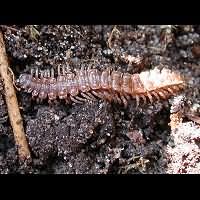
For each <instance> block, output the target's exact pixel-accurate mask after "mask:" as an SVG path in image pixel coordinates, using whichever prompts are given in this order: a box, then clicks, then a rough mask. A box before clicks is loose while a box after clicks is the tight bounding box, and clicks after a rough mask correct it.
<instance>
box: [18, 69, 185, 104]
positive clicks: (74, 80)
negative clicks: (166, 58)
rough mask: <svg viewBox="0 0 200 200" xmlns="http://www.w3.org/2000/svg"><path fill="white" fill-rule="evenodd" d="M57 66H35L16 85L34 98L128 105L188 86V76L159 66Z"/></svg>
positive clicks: (50, 100) (163, 96)
mask: <svg viewBox="0 0 200 200" xmlns="http://www.w3.org/2000/svg"><path fill="white" fill-rule="evenodd" d="M56 72H57V74H56V76H55V69H53V68H51V69H46V70H39V69H38V68H36V69H31V73H23V74H21V75H20V76H19V78H18V79H17V80H16V85H17V86H18V87H19V88H20V89H22V90H23V91H25V92H27V93H31V94H32V97H33V98H36V99H39V100H40V101H42V100H44V99H48V101H49V102H52V101H54V100H56V99H57V98H58V99H64V100H65V101H66V103H83V102H85V101H88V100H92V101H95V100H97V99H103V100H107V101H109V102H115V103H118V104H122V105H124V106H125V107H127V105H128V102H129V100H131V99H135V101H136V106H137V107H138V106H139V105H140V100H141V99H142V100H143V103H144V104H146V103H147V101H148V102H150V103H153V102H154V101H155V100H158V101H159V100H166V99H168V98H170V96H173V95H176V94H177V93H178V92H179V91H181V90H182V89H184V87H185V81H184V78H183V77H182V76H181V75H180V73H178V72H173V71H171V70H169V69H165V68H164V69H162V70H159V69H157V68H155V69H152V70H149V71H144V72H141V73H135V74H129V73H122V72H120V71H116V70H112V69H111V68H107V69H105V70H102V71H100V70H98V69H95V68H87V69H85V68H84V67H81V68H80V69H78V70H76V71H75V72H72V71H71V70H69V69H68V68H67V67H65V66H59V67H58V68H57V71H56Z"/></svg>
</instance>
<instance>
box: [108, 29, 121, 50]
mask: <svg viewBox="0 0 200 200" xmlns="http://www.w3.org/2000/svg"><path fill="white" fill-rule="evenodd" d="M115 32H117V33H120V32H119V30H118V29H117V26H116V25H115V26H114V27H113V29H112V31H111V34H110V36H109V38H108V41H107V43H108V47H109V48H110V49H112V39H113V35H114V33H115Z"/></svg>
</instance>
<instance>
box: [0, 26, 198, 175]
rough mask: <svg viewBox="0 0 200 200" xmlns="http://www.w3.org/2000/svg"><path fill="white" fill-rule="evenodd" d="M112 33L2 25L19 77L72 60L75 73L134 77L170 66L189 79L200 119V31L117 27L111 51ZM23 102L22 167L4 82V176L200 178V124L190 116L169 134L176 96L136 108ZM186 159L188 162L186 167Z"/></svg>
mask: <svg viewBox="0 0 200 200" xmlns="http://www.w3.org/2000/svg"><path fill="white" fill-rule="evenodd" d="M112 29H113V26H111V25H110V26H109V25H96V26H76V25H74V26H64V25H62V26H59V25H58V26H53V25H51V26H50V25H49V26H44V25H38V26H12V27H10V26H2V31H3V33H4V37H5V42H6V50H7V54H8V56H9V61H10V65H11V68H12V70H13V72H14V74H15V75H16V78H17V77H18V76H19V74H20V73H23V72H30V69H31V68H33V67H39V68H40V69H46V68H51V67H53V68H55V69H56V67H57V66H58V65H59V64H61V65H65V64H66V63H67V62H68V63H70V67H71V68H72V69H76V68H80V66H82V65H85V66H88V65H95V67H96V68H98V69H100V70H103V69H105V68H106V67H108V66H111V67H112V68H115V69H117V70H119V71H122V72H129V73H135V72H140V71H145V70H149V69H153V68H154V67H159V68H163V67H165V68H169V69H172V70H177V71H179V72H180V73H181V74H182V75H184V76H185V77H186V78H187V80H188V87H187V89H186V90H185V91H184V92H183V94H182V95H183V96H184V98H185V104H184V106H185V108H187V110H190V111H191V112H193V113H195V115H198V114H199V111H200V95H199V92H200V87H199V84H200V67H199V66H200V65H199V64H200V60H199V58H200V26H188V25H185V26H183V25H182V26H131V25H123V26H117V29H118V30H119V32H120V33H115V34H114V36H113V40H112V44H113V49H115V50H111V49H110V48H109V47H108V45H107V40H108V37H109V34H110V33H111V31H112ZM116 52H117V53H116ZM122 53H124V54H127V55H132V56H140V57H142V59H143V61H145V62H143V63H144V64H143V65H140V66H136V65H134V64H130V63H127V62H125V61H124V60H123V59H120V55H121V54H122ZM17 96H18V100H19V104H20V108H21V114H22V117H23V119H24V127H25V132H26V136H27V139H28V142H29V147H30V149H31V153H32V157H33V163H31V164H28V163H25V164H21V163H20V162H19V160H18V155H17V149H16V146H15V141H14V137H13V133H12V128H11V126H10V123H9V118H8V113H7V108H6V104H5V100H4V91H3V85H2V84H0V173H1V174H5V173H39V174H40V173H44V174H46V173H56V174H58V173H64V174H83V173H84V174H94V173H95V174H119V173H128V174H138V173H199V172H200V166H199V164H197V163H198V162H199V158H200V152H199V143H198V142H199V138H200V132H199V125H198V124H195V122H192V121H191V120H190V119H187V118H185V119H184V121H183V123H182V124H181V125H180V126H179V127H178V129H177V130H176V132H173V131H171V130H170V126H169V122H170V108H171V105H172V104H173V103H174V101H175V100H174V99H175V98H173V97H172V98H171V99H169V100H168V101H164V102H155V103H154V104H153V105H150V104H147V105H140V107H138V108H136V106H135V102H130V104H129V106H128V108H126V109H125V108H124V107H122V106H119V105H116V104H114V103H113V104H109V103H107V102H105V101H102V100H99V101H96V102H87V103H85V104H81V105H77V104H76V105H65V103H64V102H62V101H59V102H58V103H55V104H53V105H49V104H48V103H47V102H43V103H37V102H36V101H34V100H32V99H31V96H30V95H29V94H26V93H23V92H17ZM188 123H189V124H188ZM187 127H189V128H187ZM192 133H194V134H195V137H194V136H193V134H192ZM177 134H178V135H181V136H182V137H183V135H184V136H185V137H186V138H187V139H182V138H181V139H180V138H179V137H178V136H177ZM188 138H189V139H188ZM190 138H191V139H190ZM194 138H196V139H194ZM179 139H180V140H179ZM191 141H193V142H192V146H190V147H189V148H188V144H191ZM180 147H181V148H180ZM194 149H195V151H194ZM186 151H187V152H186ZM191 152H192V153H191ZM177 158H178V159H177ZM183 158H184V160H186V161H187V162H182V161H181V159H182V160H183ZM190 162H192V164H191V163H190ZM183 166H184V167H183ZM177 168H178V169H177Z"/></svg>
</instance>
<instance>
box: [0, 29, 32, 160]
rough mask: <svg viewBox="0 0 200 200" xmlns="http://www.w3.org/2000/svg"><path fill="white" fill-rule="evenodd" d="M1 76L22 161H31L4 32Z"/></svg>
mask: <svg viewBox="0 0 200 200" xmlns="http://www.w3.org/2000/svg"><path fill="white" fill-rule="evenodd" d="M0 75H1V78H2V80H3V82H4V89H5V99H6V104H7V108H8V115H9V118H10V123H11V126H12V129H13V134H14V138H15V141H16V144H17V146H18V154H19V158H20V160H25V159H29V158H31V155H30V151H29V148H28V143H27V140H26V136H25V133H24V127H23V121H22V117H21V114H20V111H19V107H18V101H17V97H16V93H15V89H14V87H13V80H12V78H11V75H10V74H9V64H8V59H7V55H6V49H5V44H4V40H3V34H2V32H0Z"/></svg>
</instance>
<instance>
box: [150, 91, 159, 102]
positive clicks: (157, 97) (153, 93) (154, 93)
mask: <svg viewBox="0 0 200 200" xmlns="http://www.w3.org/2000/svg"><path fill="white" fill-rule="evenodd" d="M151 93H152V95H154V96H155V97H156V99H157V100H158V101H160V97H159V95H158V94H157V93H156V92H155V91H152V92H151Z"/></svg>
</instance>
